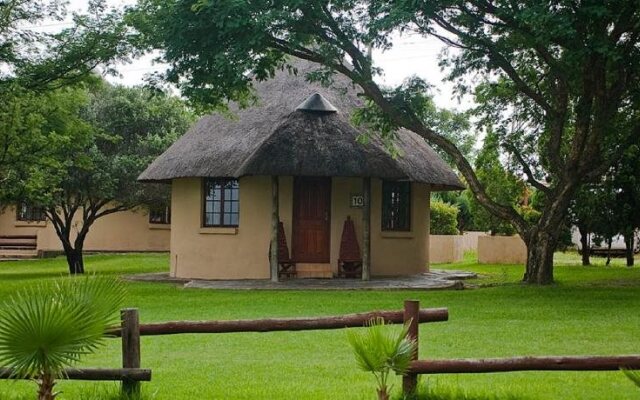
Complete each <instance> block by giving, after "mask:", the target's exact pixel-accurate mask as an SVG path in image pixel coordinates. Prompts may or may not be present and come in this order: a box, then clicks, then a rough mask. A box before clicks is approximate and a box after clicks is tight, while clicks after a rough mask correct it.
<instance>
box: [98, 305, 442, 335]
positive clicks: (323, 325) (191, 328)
mask: <svg viewBox="0 0 640 400" xmlns="http://www.w3.org/2000/svg"><path fill="white" fill-rule="evenodd" d="M379 317H381V318H384V320H385V321H386V322H387V323H390V324H402V323H403V322H404V311H402V310H400V311H374V312H368V313H358V314H347V315H340V316H330V317H315V318H291V319H255V320H228V321H171V322H161V323H153V324H140V335H141V336H153V335H176V334H181V333H233V332H274V331H304V330H318V329H343V328H352V327H362V326H363V325H364V324H365V323H366V322H368V321H370V320H371V319H372V318H379ZM448 319H449V311H448V309H446V308H428V309H422V310H420V311H419V313H418V320H419V322H420V323H427V322H442V321H448ZM109 333H110V334H112V335H115V336H120V335H121V329H120V328H114V329H113V330H111V331H109Z"/></svg>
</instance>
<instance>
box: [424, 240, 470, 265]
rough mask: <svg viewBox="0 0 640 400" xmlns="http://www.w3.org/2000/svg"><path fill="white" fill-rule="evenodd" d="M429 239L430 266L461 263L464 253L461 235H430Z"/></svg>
mask: <svg viewBox="0 0 640 400" xmlns="http://www.w3.org/2000/svg"><path fill="white" fill-rule="evenodd" d="M429 239H430V242H429V261H430V262H431V264H437V263H451V262H456V261H462V256H463V253H464V250H463V242H464V238H463V236H462V235H430V236H429Z"/></svg>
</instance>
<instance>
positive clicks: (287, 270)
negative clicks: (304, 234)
mask: <svg viewBox="0 0 640 400" xmlns="http://www.w3.org/2000/svg"><path fill="white" fill-rule="evenodd" d="M269 257H271V245H269ZM297 275H298V272H297V271H296V262H295V261H293V260H292V259H291V257H290V256H289V246H287V237H286V236H285V234H284V225H283V224H282V221H280V223H278V278H295V277H296V276H297Z"/></svg>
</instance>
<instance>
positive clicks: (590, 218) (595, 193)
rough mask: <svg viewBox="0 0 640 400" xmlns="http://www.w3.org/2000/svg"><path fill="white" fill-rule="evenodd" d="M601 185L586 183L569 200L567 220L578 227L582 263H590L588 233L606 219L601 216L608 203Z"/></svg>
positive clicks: (594, 230)
mask: <svg viewBox="0 0 640 400" xmlns="http://www.w3.org/2000/svg"><path fill="white" fill-rule="evenodd" d="M607 200H608V199H607V196H606V192H605V190H604V188H603V187H602V185H597V184H587V185H584V186H583V187H582V188H580V190H579V191H578V192H577V193H576V195H575V197H574V199H573V200H572V201H571V206H570V209H569V220H570V221H571V223H572V224H573V225H575V226H576V227H577V228H578V232H579V233H580V248H581V250H582V265H585V266H586V265H591V260H590V250H591V242H590V235H591V234H592V233H593V232H596V231H597V230H598V226H601V225H602V224H603V223H604V224H606V223H608V221H606V220H603V218H601V217H602V216H603V215H604V213H603V212H602V211H603V210H606V209H607V207H608V206H609V204H607Z"/></svg>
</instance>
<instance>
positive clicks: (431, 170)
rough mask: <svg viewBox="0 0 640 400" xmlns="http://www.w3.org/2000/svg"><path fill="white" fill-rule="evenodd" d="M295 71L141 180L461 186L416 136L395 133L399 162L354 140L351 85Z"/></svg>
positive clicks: (204, 129) (355, 101) (202, 129)
mask: <svg viewBox="0 0 640 400" xmlns="http://www.w3.org/2000/svg"><path fill="white" fill-rule="evenodd" d="M297 68H298V71H299V72H298V74H297V75H290V74H289V73H287V72H286V71H283V72H279V73H278V74H277V75H276V77H275V78H274V79H272V80H269V81H265V82H259V83H257V84H256V85H255V88H256V91H257V94H258V96H259V99H260V100H259V102H258V104H256V105H255V106H252V107H250V108H247V109H241V110H235V115H236V116H235V117H233V118H230V117H228V116H224V115H217V114H216V115H209V116H206V117H203V118H202V119H200V120H199V121H198V122H197V123H196V124H195V125H194V126H193V127H192V128H191V129H190V130H189V131H188V132H187V133H186V134H185V135H184V136H182V137H181V138H180V139H179V140H178V141H176V142H175V143H174V144H173V145H172V146H171V147H170V148H169V149H168V150H167V151H165V152H164V153H163V154H162V155H161V156H160V157H158V158H157V159H156V160H155V161H154V162H153V163H151V165H149V167H148V168H147V169H146V170H145V171H144V172H143V173H142V174H141V175H140V177H139V178H138V179H139V180H141V181H156V182H157V181H169V180H171V179H174V178H185V177H233V178H239V177H242V176H246V175H281V176H287V175H288V176H343V177H367V176H368V177H378V178H385V179H402V180H410V181H415V182H422V183H428V184H431V185H433V188H434V189H436V190H451V189H461V188H463V186H462V184H461V183H460V181H459V179H458V178H457V176H456V175H455V173H454V172H453V171H452V170H451V168H450V167H449V166H448V165H447V164H446V163H445V162H444V161H443V160H442V159H441V158H440V157H439V156H438V154H437V153H436V152H435V151H434V150H433V149H432V148H431V147H429V146H428V145H427V144H426V143H425V141H424V140H423V139H422V138H421V137H419V136H417V135H416V134H414V133H413V132H409V131H405V130H403V131H401V132H399V133H398V139H397V141H396V142H395V146H396V148H397V149H398V150H399V152H400V155H399V156H398V157H396V158H394V157H392V156H391V155H390V154H389V152H388V151H387V150H386V148H385V146H384V145H383V144H382V143H381V142H380V140H378V139H376V138H372V140H370V141H369V142H368V143H367V144H362V143H360V142H359V141H357V137H358V136H359V135H360V134H361V131H359V130H358V129H357V128H355V127H354V126H353V125H352V124H351V123H350V122H349V118H350V115H349V114H350V112H351V110H353V109H354V108H355V107H358V106H360V105H361V101H360V99H359V98H358V97H357V95H356V91H355V90H354V88H353V87H352V86H351V84H350V83H349V82H348V81H347V80H346V79H338V80H337V82H335V83H334V85H333V86H332V87H331V88H325V87H322V86H320V85H319V84H315V83H309V82H307V81H306V80H305V78H304V76H305V73H306V72H308V71H309V70H312V69H314V68H316V67H315V65H314V64H312V63H309V62H300V63H299V64H298V65H297ZM316 94H317V95H316Z"/></svg>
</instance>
